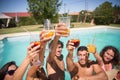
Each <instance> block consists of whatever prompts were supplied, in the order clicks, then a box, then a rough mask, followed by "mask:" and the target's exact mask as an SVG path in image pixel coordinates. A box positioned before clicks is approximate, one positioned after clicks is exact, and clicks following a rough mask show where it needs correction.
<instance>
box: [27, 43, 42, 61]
mask: <svg viewBox="0 0 120 80" xmlns="http://www.w3.org/2000/svg"><path fill="white" fill-rule="evenodd" d="M40 48H41V46H40V45H37V46H34V43H31V44H30V45H29V46H28V51H27V58H28V59H29V61H30V62H31V61H32V60H33V59H34V58H35V57H37V56H38V55H39V53H40Z"/></svg>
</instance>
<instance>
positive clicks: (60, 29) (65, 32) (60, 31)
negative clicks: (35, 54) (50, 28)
mask: <svg viewBox="0 0 120 80" xmlns="http://www.w3.org/2000/svg"><path fill="white" fill-rule="evenodd" d="M69 33H70V31H69V29H68V27H66V25H65V24H64V23H59V24H57V26H56V28H55V35H56V36H63V37H67V36H69Z"/></svg>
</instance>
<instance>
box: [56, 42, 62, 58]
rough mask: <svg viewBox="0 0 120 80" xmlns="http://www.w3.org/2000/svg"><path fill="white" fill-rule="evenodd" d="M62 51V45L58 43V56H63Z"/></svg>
mask: <svg viewBox="0 0 120 80" xmlns="http://www.w3.org/2000/svg"><path fill="white" fill-rule="evenodd" d="M61 53H62V45H61V44H58V45H57V49H56V56H57V57H59V56H61Z"/></svg>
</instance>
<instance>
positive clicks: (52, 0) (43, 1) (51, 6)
mask: <svg viewBox="0 0 120 80" xmlns="http://www.w3.org/2000/svg"><path fill="white" fill-rule="evenodd" d="M27 2H28V7H29V8H28V11H29V12H30V13H31V14H32V15H33V17H34V18H35V20H36V22H38V23H43V21H44V19H50V20H54V19H57V18H58V11H59V7H60V6H61V4H62V2H61V1H60V0H27Z"/></svg>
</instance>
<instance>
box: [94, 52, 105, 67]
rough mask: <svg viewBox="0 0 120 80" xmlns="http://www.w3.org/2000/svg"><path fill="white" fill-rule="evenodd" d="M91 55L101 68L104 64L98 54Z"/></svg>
mask: <svg viewBox="0 0 120 80" xmlns="http://www.w3.org/2000/svg"><path fill="white" fill-rule="evenodd" d="M93 55H94V56H95V58H96V60H97V62H98V64H99V65H100V66H103V64H104V63H103V60H102V58H101V57H100V55H99V53H98V52H94V53H93Z"/></svg>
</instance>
